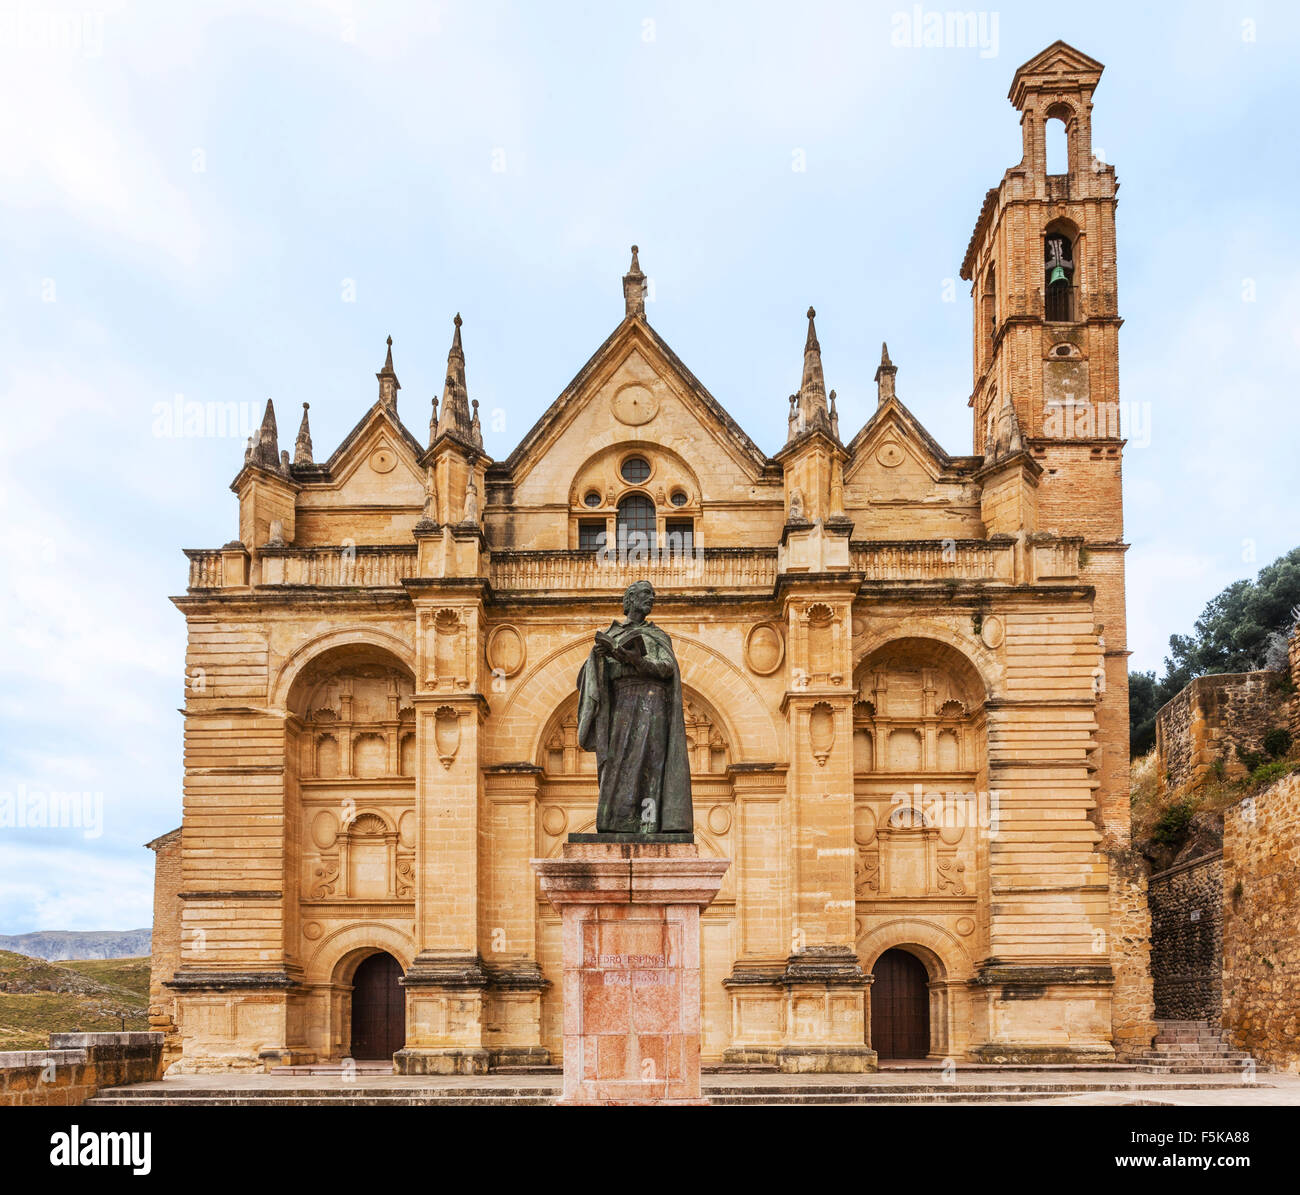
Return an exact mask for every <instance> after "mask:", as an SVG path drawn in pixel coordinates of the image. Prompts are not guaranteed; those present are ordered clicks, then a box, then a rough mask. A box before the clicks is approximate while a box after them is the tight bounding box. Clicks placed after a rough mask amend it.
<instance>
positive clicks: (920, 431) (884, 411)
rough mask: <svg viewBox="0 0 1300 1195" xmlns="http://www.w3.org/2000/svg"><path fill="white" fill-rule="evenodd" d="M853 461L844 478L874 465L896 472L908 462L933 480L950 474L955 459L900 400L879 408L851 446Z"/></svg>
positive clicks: (851, 459) (894, 400) (852, 476)
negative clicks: (952, 460) (952, 459)
mask: <svg viewBox="0 0 1300 1195" xmlns="http://www.w3.org/2000/svg"><path fill="white" fill-rule="evenodd" d="M848 452H849V461H848V464H847V465H845V467H844V479H845V481H850V480H852V479H853V478H854V476H855V475H856V474H858V473H859V472H860V471H861V470H862V469H864V468H868V467H869V466H870V465H871V463H872V462H874V463H875V464H876V465H877V466H879V467H880V468H882V469H886V470H896V469H898V468H900V467H902V466H903V465H904V464H905V463H906V462H909V461H910V462H911V465H912V468H914V469H919V470H921V471H923V472H924V473H926V474H927V475H928V476H929V478H930V479H931V480H932V481H937V480H938V479H939V477H940V476H941V475H942V474H943V473H945V472H947V471H948V469H949V468H950V465H951V458H950V457H949V456H948V454H947V453H946V452H944V450H943V448H942V447H941V446H940V445H939V442H938V441H937V440H936V439H935V438H934V437H933V436H932V435H930V433H929V432H928V431H926V430H925V428H924V427H923V426H922V425H921V421H920V420H919V419H917V417H916V416H915V415H913V414H912V412H911V411H909V410H908V409H907V407H906V406H904V405H903V403H902V402H900V401H899V400H898V399H897V398H891V399H889V401H887V402H886V403H885V404H884V405H883V406H880V407H878V408H877V409H876V412H875V414H874V415H872V416H871V418H870V419H868V420H867V422H866V423H865V424H864V425H863V427H862V430H861V431H860V432H858V434H857V435H856V436H854V437H853V439H852V440H850V441H849V445H848Z"/></svg>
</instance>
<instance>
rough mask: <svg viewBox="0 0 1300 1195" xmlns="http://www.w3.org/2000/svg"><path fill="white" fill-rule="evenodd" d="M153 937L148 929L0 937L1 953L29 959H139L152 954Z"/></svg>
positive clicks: (57, 931) (41, 931)
mask: <svg viewBox="0 0 1300 1195" xmlns="http://www.w3.org/2000/svg"><path fill="white" fill-rule="evenodd" d="M152 941H153V933H152V931H150V930H147V929H113V930H89V931H82V930H64V929H38V930H36V931H35V932H34V933H30V934H11V935H5V934H0V950H12V951H13V952H14V953H15V954H26V955H28V956H30V957H31V958H43V959H48V960H49V961H51V962H57V961H59V960H61V959H82V958H90V959H94V958H139V957H140V956H142V955H147V954H149V953H151V951H152V946H151V945H150V943H151V942H152Z"/></svg>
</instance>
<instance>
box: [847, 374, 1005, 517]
mask: <svg viewBox="0 0 1300 1195" xmlns="http://www.w3.org/2000/svg"><path fill="white" fill-rule="evenodd" d="M848 451H849V460H848V463H847V464H846V465H845V468H844V505H845V508H846V510H847V511H848V513H849V515H850V517H851V518H852V519H853V521H854V538H855V539H922V538H930V537H937V538H944V537H955V538H964V537H968V536H972V535H979V534H981V533H982V529H981V524H980V519H979V492H978V487H977V486H976V484H975V483H974V482H973V481H972V480H969V479H968V478H967V477H966V476H964V475H963V473H964V470H963V469H962V467H961V466H962V462H960V461H954V460H953V459H952V458H951V457H949V456H948V454H947V453H946V452H944V451H943V449H942V448H941V447H939V445H938V443H937V442H936V441H935V440H934V438H933V437H932V436H930V434H929V433H928V432H927V431H926V430H925V428H924V427H923V426H922V425H921V424H920V422H919V421H918V420H917V419H916V417H915V416H914V415H913V414H912V413H911V412H910V411H909V410H908V409H907V408H906V407H905V406H904V405H903V404H902V403H901V402H900V401H899V400H898V399H897V398H894V397H890V398H889V400H888V401H887V402H886V403H885V404H884V405H883V406H882V407H881V408H880V409H879V410H877V412H876V414H875V415H873V416H872V417H871V419H870V420H869V421H868V422H867V424H866V426H865V427H863V429H862V430H861V431H860V432H859V433H858V434H857V435H856V436H855V437H854V438H853V440H852V441H851V442H850V444H849V446H848Z"/></svg>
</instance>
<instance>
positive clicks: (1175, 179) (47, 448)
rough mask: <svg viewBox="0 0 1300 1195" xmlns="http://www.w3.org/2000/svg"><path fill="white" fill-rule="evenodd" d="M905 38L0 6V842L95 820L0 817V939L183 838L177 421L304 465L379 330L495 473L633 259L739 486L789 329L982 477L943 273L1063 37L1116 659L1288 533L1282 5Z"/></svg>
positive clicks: (847, 410) (233, 9) (208, 466)
mask: <svg viewBox="0 0 1300 1195" xmlns="http://www.w3.org/2000/svg"><path fill="white" fill-rule="evenodd" d="M92 2H93V0H92ZM918 10H919V11H920V13H921V15H922V17H924V15H925V14H927V13H929V12H931V11H937V12H941V11H944V10H942V9H939V8H937V7H935V6H926V7H925V8H923V9H922V8H919V6H918ZM916 11H917V10H914V8H913V6H911V5H904V4H899V3H885V4H863V3H855V4H848V3H843V4H829V3H827V4H817V3H806V2H805V3H800V4H794V3H789V2H787V3H780V4H753V3H751V4H723V3H714V4H688V3H683V4H676V3H666V2H664V0H637V2H636V3H617V2H596V0H592V2H590V3H551V4H546V5H542V4H525V3H522V2H520V3H516V4H513V5H494V4H489V3H472V4H471V3H451V4H441V5H435V4H412V5H401V4H375V5H370V4H362V3H360V2H359V0H358V2H356V3H320V4H311V5H308V4H300V5H289V4H284V5H278V4H270V3H264V4H252V3H248V4H241V3H214V4H210V5H202V6H201V5H190V4H174V3H156V4H147V3H137V4H129V3H112V2H109V3H103V4H94V6H93V7H92V8H77V7H75V6H69V7H61V6H56V5H52V4H51V5H43V4H38V3H19V4H13V3H9V2H8V0H3V2H0V202H2V203H3V218H0V263H2V267H3V268H0V394H2V395H3V402H4V411H5V415H6V419H7V422H6V423H5V425H4V430H3V435H2V439H0V514H2V515H3V518H2V519H0V537H3V538H2V541H0V542H3V558H4V561H5V565H6V567H5V569H4V577H3V582H0V603H2V606H0V613H2V614H3V649H2V650H0V710H2V722H0V725H2V729H0V808H2V807H3V806H2V800H3V796H4V794H23V793H32V792H47V791H50V790H58V791H66V792H77V793H84V794H89V797H88V804H87V805H86V806H85V809H86V816H84V817H83V818H81V819H79V820H80V821H81V822H82V823H83V824H81V825H80V826H73V827H69V828H66V829H60V830H39V829H33V828H20V827H0V932H2V933H18V932H24V931H27V930H34V929H111V928H118V929H121V928H128V927H135V926H141V925H146V924H148V923H149V921H150V919H151V915H150V899H151V896H150V893H151V871H150V868H151V864H152V855H151V854H150V852H148V851H145V850H143V849H142V847H141V844H142V843H144V842H145V841H146V840H148V839H150V838H153V837H155V836H156V835H158V834H161V833H163V832H165V831H167V830H169V829H171V828H172V827H174V826H175V825H177V824H178V822H179V819H180V781H181V749H180V748H181V744H180V730H181V719H180V716H179V715H178V714H177V712H176V708H177V707H178V706H179V705H180V704H181V702H182V683H183V649H184V624H183V620H182V618H181V616H180V614H179V613H178V612H177V611H176V610H175V609H174V608H173V607H172V606H171V605H170V603H169V602H168V600H167V598H168V595H170V594H175V593H179V592H181V591H182V589H183V588H184V585H185V577H186V567H185V560H184V557H183V556H182V555H181V552H180V549H181V548H183V547H211V546H217V545H219V544H221V543H223V542H225V541H226V540H229V539H231V538H234V537H235V535H236V534H237V522H236V513H237V512H236V502H235V498H234V496H233V495H232V494H231V493H230V492H229V489H228V485H229V482H230V480H231V478H232V477H233V476H234V474H235V472H236V471H237V469H238V467H239V464H240V462H241V459H242V452H243V438H242V437H243V435H244V434H246V431H247V429H246V428H245V429H242V430H241V429H240V428H234V429H232V430H233V432H234V434H233V435H227V436H185V435H172V434H167V433H168V430H169V429H168V426H167V422H166V419H165V417H163V416H162V415H160V412H161V411H163V410H165V409H166V408H168V407H169V406H171V405H173V404H175V403H176V402H178V401H179V402H182V403H185V402H196V403H204V404H206V403H231V402H233V403H237V404H240V407H239V408H238V409H239V410H240V411H242V412H245V413H247V416H248V418H256V417H257V416H259V415H260V409H261V406H262V404H263V403H264V402H265V400H266V398H267V397H268V396H271V397H274V399H275V401H276V405H277V410H278V411H279V413H280V429H281V443H282V444H283V443H285V441H286V440H288V441H289V442H290V443H291V441H292V433H293V430H294V428H295V427H296V424H297V416H298V413H299V411H300V404H301V403H302V402H304V401H309V402H310V403H311V404H312V406H311V416H312V428H313V434H314V439H315V444H316V450H317V456H318V459H323V458H324V457H325V456H326V455H328V453H329V452H330V451H331V450H332V448H333V447H334V446H335V445H336V444H337V442H338V440H339V439H340V438H341V437H342V435H343V434H344V433H345V432H346V431H347V430H348V429H349V428H350V427H351V426H352V424H353V423H354V422H355V421H356V420H357V419H358V418H359V416H360V415H361V413H362V412H363V411H364V410H365V409H366V408H367V407H368V405H369V404H370V403H371V402H372V401H373V399H374V397H375V382H374V373H375V370H376V369H378V368H379V366H380V364H381V363H382V360H383V341H384V337H385V336H387V335H389V334H391V335H392V336H393V338H394V357H395V361H396V366H397V370H398V373H399V375H400V377H401V380H402V387H403V388H402V394H401V410H402V413H403V414H404V415H405V417H406V420H407V422H408V424H409V425H410V426H412V427H413V428H416V429H417V430H418V429H420V428H423V427H424V426H425V424H426V422H427V418H428V401H429V398H430V396H431V395H432V394H433V393H434V391H435V390H438V389H440V386H439V381H440V379H441V377H442V374H443V370H444V365H445V360H446V351H447V346H448V343H449V340H450V333H451V318H452V316H453V314H454V313H455V312H457V311H460V312H461V313H462V314H463V316H464V319H465V325H464V339H465V347H466V353H467V357H468V376H469V390H470V395H471V396H472V397H477V398H478V399H479V400H480V402H481V403H482V406H483V409H484V411H485V412H490V413H492V420H491V422H490V425H489V426H488V427H487V428H486V436H485V438H486V444H487V448H488V450H489V452H490V453H492V454H493V455H494V456H497V457H498V458H499V457H502V456H504V455H506V454H507V453H508V452H509V450H510V449H511V448H512V447H513V445H514V444H515V443H516V442H517V440H518V438H519V437H520V436H521V435H522V434H523V432H524V431H525V430H526V429H527V428H528V427H529V426H530V425H531V423H532V422H533V420H534V419H535V418H536V417H537V415H538V414H540V413H541V411H542V410H543V409H544V408H545V407H546V406H547V405H548V403H549V402H550V401H551V400H552V399H553V398H554V396H555V395H556V394H557V393H559V391H560V390H561V389H562V388H563V387H564V385H565V384H566V383H567V382H568V380H569V379H570V378H571V377H572V376H573V374H574V373H575V372H576V371H577V370H578V368H579V367H580V366H581V365H582V363H583V362H584V361H585V360H586V358H587V356H588V355H589V354H590V353H591V352H592V350H594V348H595V347H596V346H597V345H598V344H599V343H600V342H601V340H602V339H603V338H604V337H605V336H606V335H607V334H608V332H609V331H610V330H611V329H612V328H613V326H614V325H615V324H616V323H617V321H618V319H619V317H620V315H621V311H622V300H621V288H620V281H619V279H620V276H621V275H622V273H623V272H624V270H625V269H626V268H627V261H628V246H629V245H630V244H631V243H632V242H633V241H636V242H637V243H638V244H639V245H640V246H641V262H642V265H643V267H644V269H645V270H646V272H647V273H648V274H649V275H650V276H651V279H652V284H653V292H652V301H651V303H650V306H649V315H650V319H651V322H652V323H654V325H655V326H656V327H657V328H658V329H659V330H660V331H661V332H662V333H663V335H664V336H665V337H666V338H667V339H668V341H669V342H670V343H671V344H672V345H673V346H674V347H675V348H676V350H677V351H678V353H679V354H680V355H681V357H682V358H683V359H684V360H685V361H686V362H687V364H688V365H689V366H690V367H691V368H692V370H693V371H694V372H695V373H696V375H697V376H698V377H699V378H700V379H701V380H702V381H703V382H704V383H705V385H706V386H708V387H709V388H710V389H711V390H712V392H713V393H714V395H715V396H717V398H718V399H719V400H720V401H721V402H722V403H723V404H724V406H726V407H727V408H728V409H729V410H730V411H731V412H732V413H733V414H735V415H736V416H737V418H738V419H739V420H740V421H741V422H742V423H743V424H744V426H745V427H746V429H747V430H748V431H749V433H750V434H751V435H752V436H753V437H754V438H755V439H756V440H757V441H758V443H759V444H760V445H761V446H762V447H763V448H765V449H766V450H767V451H769V452H772V451H775V450H776V449H777V448H778V447H779V445H780V443H781V442H782V440H783V437H784V428H785V414H786V410H787V408H786V402H785V396H786V395H788V394H789V393H790V391H791V390H792V389H794V388H796V386H797V384H798V378H799V368H800V361H801V349H802V344H803V335H804V327H805V325H804V320H803V312H804V310H805V309H806V308H807V306H808V305H809V303H815V304H816V306H817V310H818V330H819V334H820V340H821V344H822V348H823V355H824V358H825V365H826V376H827V382H828V385H830V386H833V387H835V388H836V389H837V390H838V392H839V394H840V396H841V399H840V409H841V412H842V415H841V422H842V426H843V427H844V428H845V430H846V432H847V433H848V434H852V432H853V431H855V430H856V428H857V427H858V426H860V425H861V423H862V422H863V421H864V420H865V418H866V417H867V415H868V414H869V412H870V410H871V408H872V406H873V404H874V386H873V384H872V374H873V372H874V370H875V366H876V363H877V361H878V359H879V346H880V342H881V340H882V339H887V340H888V341H889V345H890V352H891V355H892V357H893V359H894V361H895V363H896V364H897V365H898V366H899V375H898V389H899V393H900V395H901V396H902V397H903V399H904V401H906V402H907V403H908V404H909V405H910V406H911V407H912V409H913V410H914V411H915V412H916V413H917V414H918V416H919V417H920V418H921V419H922V420H923V422H924V423H925V424H926V425H927V426H928V427H929V429H930V430H931V431H932V432H933V433H934V434H935V436H936V437H937V438H938V439H939V440H940V441H941V442H942V443H943V444H944V445H945V446H946V447H947V448H948V449H949V450H950V451H952V452H963V451H968V450H969V446H970V420H969V411H968V410H967V407H966V397H967V395H968V394H969V391H970V312H969V308H968V299H967V294H966V288H965V286H964V284H961V283H960V282H957V281H956V274H957V270H958V267H959V264H960V261H961V257H962V254H963V252H964V251H965V248H966V243H967V240H968V238H969V236H970V231H971V227H972V225H973V223H974V220H975V216H976V214H977V212H978V210H979V206H980V201H981V199H982V196H983V194H984V191H985V190H986V189H987V188H988V187H990V186H993V185H995V184H996V183H997V181H998V180H999V178H1000V177H1001V175H1002V172H1003V170H1004V169H1005V168H1006V167H1008V166H1010V165H1012V164H1014V163H1015V162H1016V161H1017V160H1018V158H1019V155H1020V133H1019V126H1018V120H1017V115H1016V113H1015V112H1014V110H1013V109H1012V108H1011V106H1010V105H1009V104H1008V103H1007V100H1006V93H1007V88H1008V86H1009V83H1010V80H1011V75H1012V74H1013V72H1014V70H1015V68H1016V66H1018V65H1019V64H1020V63H1021V62H1023V61H1025V60H1026V59H1028V58H1030V57H1031V56H1032V55H1034V54H1035V53H1037V52H1038V51H1039V50H1041V49H1043V48H1044V47H1045V46H1047V45H1048V44H1050V43H1051V42H1052V41H1054V40H1055V39H1057V38H1064V39H1065V40H1066V41H1069V42H1070V43H1072V44H1074V45H1076V46H1077V47H1078V48H1079V49H1081V50H1083V51H1085V52H1086V53H1088V54H1090V55H1092V56H1093V57H1095V58H1098V59H1100V60H1101V61H1102V62H1104V63H1105V64H1106V73H1105V76H1104V77H1103V79H1102V82H1101V85H1100V87H1099V89H1098V92H1097V95H1096V100H1095V109H1094V114H1093V127H1094V139H1095V145H1096V147H1097V149H1098V150H1099V152H1100V153H1102V154H1103V155H1104V157H1105V159H1106V160H1107V161H1110V162H1112V163H1114V164H1115V166H1116V169H1117V171H1118V176H1119V178H1120V180H1121V182H1122V184H1123V189H1122V191H1121V202H1120V206H1119V238H1120V240H1119V245H1120V255H1121V256H1120V287H1121V291H1120V311H1121V314H1123V315H1124V316H1125V318H1126V324H1125V327H1124V330H1123V332H1122V333H1121V348H1122V353H1121V379H1122V388H1123V393H1122V397H1123V399H1124V402H1125V403H1126V404H1129V405H1130V406H1131V407H1132V409H1133V410H1135V411H1138V412H1141V413H1142V415H1143V418H1144V419H1145V420H1147V426H1148V428H1149V434H1145V433H1144V434H1143V435H1141V436H1140V437H1135V442H1134V443H1131V444H1130V446H1129V449H1128V451H1127V456H1126V477H1125V483H1126V484H1125V508H1126V516H1127V534H1128V539H1129V540H1130V542H1131V543H1132V550H1131V551H1130V554H1129V558H1128V559H1129V620H1130V645H1131V647H1132V649H1133V652H1134V656H1133V665H1134V666H1135V667H1141V668H1157V667H1159V665H1160V663H1161V658H1162V656H1163V652H1164V647H1165V643H1166V641H1167V638H1168V636H1169V634H1170V633H1171V632H1173V631H1185V630H1187V629H1189V628H1190V626H1191V623H1192V622H1193V620H1194V619H1195V617H1196V615H1197V613H1198V612H1199V611H1200V609H1201V608H1202V606H1203V605H1204V603H1205V602H1206V600H1207V599H1208V598H1210V597H1211V596H1213V595H1214V594H1215V593H1216V592H1218V590H1219V589H1220V588H1222V587H1223V586H1224V585H1225V584H1227V583H1228V582H1230V581H1232V580H1234V579H1236V578H1239V577H1243V576H1249V575H1253V574H1254V573H1255V572H1257V571H1258V569H1259V568H1260V567H1261V566H1262V565H1263V564H1265V563H1267V562H1268V561H1270V560H1272V559H1273V558H1275V557H1276V556H1278V555H1280V554H1281V553H1282V552H1284V551H1286V550H1288V549H1290V548H1292V547H1294V546H1295V545H1296V543H1297V542H1298V541H1300V534H1298V532H1297V519H1296V517H1295V484H1294V480H1295V474H1296V468H1295V462H1296V451H1297V439H1298V438H1300V436H1298V435H1297V420H1296V414H1295V408H1294V403H1295V401H1296V400H1295V397H1294V394H1293V392H1292V391H1293V385H1294V377H1295V373H1296V371H1295V368H1294V364H1293V363H1294V359H1295V356H1296V354H1297V352H1298V351H1300V279H1298V278H1297V268H1296V267H1297V261H1298V260H1300V225H1298V224H1297V221H1296V219H1295V210H1294V196H1295V194H1296V184H1297V178H1296V175H1297V168H1298V167H1297V162H1298V157H1297V154H1296V152H1295V133H1294V128H1293V117H1294V111H1295V101H1296V99H1297V92H1298V91H1300V88H1298V86H1297V84H1296V82H1295V79H1296V57H1297V46H1298V41H1297V16H1296V11H1297V10H1296V8H1295V6H1292V5H1289V4H1264V3H1254V2H1253V0H1252V2H1251V3H1246V4H1242V5H1236V4H1201V5H1185V6H1181V7H1179V8H1178V9H1176V10H1171V11H1170V12H1169V13H1162V14H1159V15H1151V14H1149V13H1148V12H1147V11H1146V10H1145V9H1144V8H1143V7H1142V6H1139V5H1133V4H1123V5H1119V4H1116V5H1104V4H1089V5H1075V6H1072V7H1071V8H1069V9H1068V10H1066V9H1064V8H1060V7H1059V6H1053V7H1048V6H1043V5H1038V4H1024V5H1021V4H1002V5H1001V6H1000V7H999V8H998V10H997V11H996V12H993V11H985V12H981V13H980V20H981V24H980V25H979V28H980V30H981V32H982V34H983V36H982V37H981V38H980V39H979V44H977V45H974V46H960V45H950V46H942V47H934V46H931V47H925V46H916V45H907V44H900V43H905V42H906V41H908V40H910V39H909V37H908V36H907V34H908V33H909V32H910V29H911V27H912V22H913V20H914V13H915V12H916ZM900 14H901V15H900ZM177 396H181V397H180V398H179V399H178V397H177ZM97 810H98V811H100V812H99V813H98V814H97V813H96V811H97Z"/></svg>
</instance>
